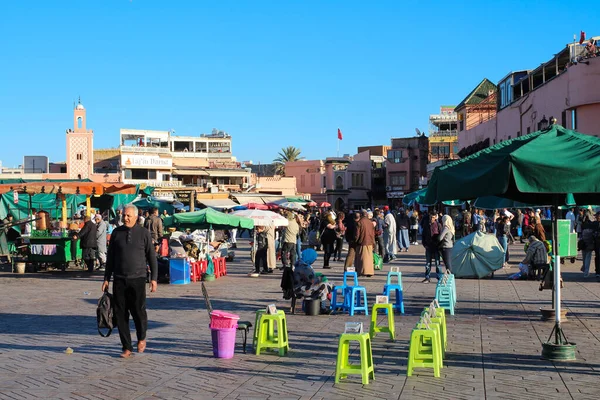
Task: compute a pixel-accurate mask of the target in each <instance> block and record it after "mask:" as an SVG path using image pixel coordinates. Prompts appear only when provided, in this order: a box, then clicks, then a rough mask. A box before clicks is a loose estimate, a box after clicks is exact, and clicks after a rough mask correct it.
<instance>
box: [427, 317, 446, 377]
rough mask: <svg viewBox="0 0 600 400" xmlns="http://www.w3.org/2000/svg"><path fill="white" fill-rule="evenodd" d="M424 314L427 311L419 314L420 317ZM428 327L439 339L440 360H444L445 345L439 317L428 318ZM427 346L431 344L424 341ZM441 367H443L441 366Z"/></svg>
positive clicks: (442, 327)
mask: <svg viewBox="0 0 600 400" xmlns="http://www.w3.org/2000/svg"><path fill="white" fill-rule="evenodd" d="M425 313H427V311H423V312H422V313H421V316H423V315H424V314H425ZM429 325H430V328H431V329H433V330H435V331H436V333H437V334H438V335H439V338H440V346H441V349H442V360H444V359H446V344H445V343H444V331H445V329H444V326H443V323H442V319H441V318H440V317H429ZM424 342H425V343H426V344H427V345H428V346H430V345H431V344H430V343H429V342H428V341H427V340H425V341H424ZM442 367H443V365H442Z"/></svg>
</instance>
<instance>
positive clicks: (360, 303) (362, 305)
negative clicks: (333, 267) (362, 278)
mask: <svg viewBox="0 0 600 400" xmlns="http://www.w3.org/2000/svg"><path fill="white" fill-rule="evenodd" d="M348 278H352V280H353V284H352V285H348ZM338 293H341V294H342V296H343V297H344V303H343V304H342V305H340V304H339V303H338ZM339 308H341V309H342V310H343V311H348V312H349V314H350V315H351V316H352V315H354V313H355V312H357V311H364V313H365V315H369V305H368V303H367V289H366V288H365V287H364V286H360V285H359V284H358V275H357V274H356V272H355V271H346V272H344V280H343V284H342V286H335V287H334V288H333V291H332V293H331V310H332V311H334V312H335V311H336V310H337V309H339Z"/></svg>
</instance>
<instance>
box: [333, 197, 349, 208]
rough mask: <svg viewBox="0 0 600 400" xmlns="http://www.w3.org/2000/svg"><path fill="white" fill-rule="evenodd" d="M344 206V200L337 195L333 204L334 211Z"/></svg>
mask: <svg viewBox="0 0 600 400" xmlns="http://www.w3.org/2000/svg"><path fill="white" fill-rule="evenodd" d="M344 208H346V203H344V200H342V198H341V197H338V198H337V200H336V201H335V204H334V205H333V209H334V210H335V211H342V210H343V209H344Z"/></svg>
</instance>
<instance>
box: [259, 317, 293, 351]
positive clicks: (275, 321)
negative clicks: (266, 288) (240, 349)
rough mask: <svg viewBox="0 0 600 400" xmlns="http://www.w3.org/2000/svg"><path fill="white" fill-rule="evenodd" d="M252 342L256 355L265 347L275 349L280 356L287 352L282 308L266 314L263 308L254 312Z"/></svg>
mask: <svg viewBox="0 0 600 400" xmlns="http://www.w3.org/2000/svg"><path fill="white" fill-rule="evenodd" d="M252 344H253V347H254V351H255V353H256V355H260V352H261V350H266V349H277V350H278V351H279V355H280V356H284V355H286V354H287V352H288V351H289V350H290V345H289V342H288V331H287V322H286V320H285V313H284V312H283V311H282V310H277V313H276V314H267V312H266V311H265V310H259V311H257V312H256V324H255V325H254V338H253V341H252Z"/></svg>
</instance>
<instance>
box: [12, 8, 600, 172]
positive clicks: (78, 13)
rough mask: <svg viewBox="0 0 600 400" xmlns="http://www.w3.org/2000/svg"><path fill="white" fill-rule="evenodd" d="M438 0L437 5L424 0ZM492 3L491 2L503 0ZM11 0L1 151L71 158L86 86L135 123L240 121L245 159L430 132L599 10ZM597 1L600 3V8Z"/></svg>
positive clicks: (109, 112) (199, 125)
mask: <svg viewBox="0 0 600 400" xmlns="http://www.w3.org/2000/svg"><path fill="white" fill-rule="evenodd" d="M421 3H424V4H421ZM488 3H490V4H488ZM540 4H542V2H532V1H496V2H483V1H464V2H447V1H427V2H407V1H370V2H367V1H350V0H345V1H335V0H331V1H325V0H323V1H310V0H305V1H281V0H280V1H260V0H256V1H241V0H240V1H226V0H224V1H202V0H197V1H167V0H162V1H152V0H132V1H129V0H106V1H83V0H78V1H68V0H63V1H4V2H2V3H1V5H0V21H1V22H0V44H1V48H2V53H3V54H2V55H3V57H2V61H0V138H1V139H2V141H3V143H4V144H5V146H3V147H2V150H1V151H0V160H2V162H3V165H4V166H15V165H17V164H20V163H22V157H23V155H48V156H49V157H50V159H51V161H61V160H64V159H65V147H66V145H65V129H67V128H70V127H72V124H73V122H72V121H73V119H72V108H73V101H74V100H76V99H77V97H78V96H81V101H82V103H83V104H84V105H85V107H86V109H87V124H88V128H89V129H93V130H94V133H95V136H94V147H95V148H106V147H115V146H117V145H118V138H119V129H120V128H134V129H156V130H168V129H175V131H176V132H177V134H178V135H199V134H200V133H209V132H210V131H211V129H212V128H219V129H222V130H225V131H227V132H229V133H230V134H231V135H232V137H233V151H234V155H236V156H237V157H238V159H239V160H253V161H254V162H259V161H260V162H263V163H265V162H270V161H271V160H272V159H273V158H275V157H276V155H277V152H278V151H279V150H280V149H281V148H282V147H284V146H290V145H291V146H297V147H300V148H301V149H302V154H303V155H304V156H305V157H307V158H309V159H313V158H323V157H326V156H335V153H336V145H337V143H336V142H337V128H338V127H340V128H341V129H342V131H343V133H344V140H343V141H342V142H341V146H340V153H355V152H356V148H357V146H364V145H377V144H389V142H390V138H391V137H404V136H412V135H413V134H414V128H419V129H421V130H427V128H428V115H429V114H431V113H436V112H437V111H438V109H439V106H440V105H441V104H456V103H458V102H459V101H461V100H462V99H463V98H464V97H465V96H466V95H467V94H468V92H469V91H470V90H471V89H472V88H473V87H474V86H475V85H476V84H477V83H478V82H479V81H480V80H481V79H483V78H484V77H487V78H489V79H491V80H492V81H494V82H497V81H498V80H499V79H500V78H502V77H503V76H504V75H506V74H507V73H508V72H510V71H511V70H519V69H528V68H535V67H537V66H538V65H539V64H541V63H542V62H544V61H547V60H548V59H550V58H551V57H552V55H553V54H555V53H557V52H558V51H559V50H560V49H562V48H563V46H564V45H565V44H566V43H567V42H569V41H571V40H572V38H573V34H575V33H576V34H579V31H580V30H584V31H586V32H587V33H588V36H590V35H600V29H598V30H597V31H594V29H596V27H597V26H599V25H600V24H599V22H600V21H599V17H598V16H597V13H595V12H588V11H586V7H585V6H582V7H574V3H573V5H569V4H571V3H570V2H566V1H546V2H543V5H540ZM588 10H589V9H588Z"/></svg>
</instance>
